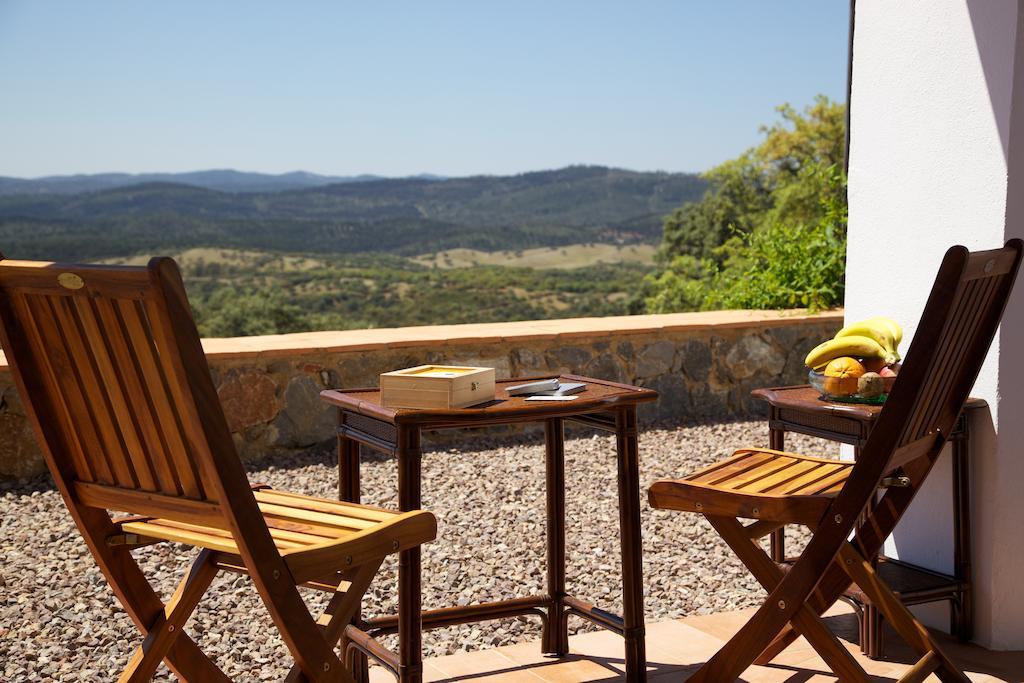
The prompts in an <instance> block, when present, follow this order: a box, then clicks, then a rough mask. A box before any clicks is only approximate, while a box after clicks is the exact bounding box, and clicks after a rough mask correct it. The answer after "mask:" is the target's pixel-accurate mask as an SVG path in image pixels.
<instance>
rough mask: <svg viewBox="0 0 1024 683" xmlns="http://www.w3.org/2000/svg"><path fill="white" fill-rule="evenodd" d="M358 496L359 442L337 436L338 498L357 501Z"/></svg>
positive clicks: (351, 501)
mask: <svg viewBox="0 0 1024 683" xmlns="http://www.w3.org/2000/svg"><path fill="white" fill-rule="evenodd" d="M359 496H360V486H359V442H358V441H353V440H352V439H349V438H347V437H344V436H339V437H338V500H343V501H345V502H348V503H358V502H359Z"/></svg>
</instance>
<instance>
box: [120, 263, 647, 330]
mask: <svg viewBox="0 0 1024 683" xmlns="http://www.w3.org/2000/svg"><path fill="white" fill-rule="evenodd" d="M535 251H537V252H541V251H545V250H535ZM559 251H560V250H556V251H555V252H553V253H554V254H555V255H558V256H559V257H560V258H561V259H562V263H563V265H565V264H568V267H564V268H556V267H547V268H545V267H543V265H544V264H545V263H546V261H545V260H544V259H543V258H541V256H542V255H540V254H535V255H528V254H527V253H525V252H524V253H523V255H522V257H520V258H509V257H507V256H503V257H498V256H497V255H494V254H490V255H488V256H489V258H487V259H483V260H485V261H488V262H489V263H502V264H503V265H490V264H480V263H479V261H478V262H477V265H469V264H467V265H463V266H461V267H433V266H427V265H424V264H423V263H419V262H417V261H414V260H411V259H408V258H404V257H401V256H396V255H390V254H383V253H377V254H374V253H363V254H349V255H345V256H338V255H333V256H314V255H307V254H281V253H277V252H266V251H257V250H252V249H226V248H209V247H203V248H191V249H183V250H181V251H178V252H171V253H168V254H166V255H168V256H171V257H173V258H174V259H175V260H176V261H177V262H178V264H179V266H180V267H181V271H182V275H183V277H184V279H185V286H186V288H187V289H188V292H189V298H190V300H191V302H192V306H193V309H194V311H195V316H196V321H197V323H198V324H199V328H200V332H201V333H202V334H203V335H204V336H210V337H234V336H246V335H253V334H277V333H286V332H299V331H305V330H338V329H357V328H369V327H401V326H405V325H430V324H441V323H453V324H454V323H468V322H501V321H505V320H532V319H545V318H565V317H579V316H601V315H622V314H625V313H628V312H631V311H634V309H635V306H636V302H637V291H638V286H639V283H640V282H641V281H642V279H643V277H644V275H645V274H646V273H648V272H650V266H648V265H645V264H642V263H637V262H631V261H630V259H639V258H641V256H643V255H644V254H645V252H646V253H647V254H649V253H650V249H649V248H648V249H646V250H641V249H637V250H636V251H632V250H630V248H628V247H627V248H625V249H617V248H615V247H609V248H607V249H605V250H602V251H601V253H602V254H604V258H606V259H610V258H614V257H621V262H619V263H594V264H592V265H586V264H584V263H581V262H580V260H582V259H583V258H584V255H586V254H591V253H596V252H595V250H594V248H593V247H592V246H587V245H571V246H569V247H567V248H566V254H567V255H568V258H567V256H566V255H561V254H559ZM484 253H486V252H484ZM529 258H533V259H535V260H534V262H535V263H538V264H540V265H541V267H537V268H533V267H522V265H521V264H523V263H527V262H529V261H528V260H527V259H529ZM573 259H575V260H573ZM148 260H149V256H148V255H142V256H133V257H119V258H112V259H106V260H105V261H106V262H108V263H120V264H134V265H142V264H145V263H146V262H147V261H148Z"/></svg>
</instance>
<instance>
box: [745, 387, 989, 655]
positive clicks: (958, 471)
mask: <svg viewBox="0 0 1024 683" xmlns="http://www.w3.org/2000/svg"><path fill="white" fill-rule="evenodd" d="M752 395H753V396H754V398H758V399H761V400H763V401H766V402H767V403H768V406H769V416H768V430H769V432H768V439H769V448H773V449H775V450H780V451H781V450H785V433H786V432H797V433H800V434H809V435H811V436H817V437H820V438H823V439H828V440H830V441H838V442H839V443H846V444H851V445H852V446H853V447H854V455H855V457H856V455H859V452H860V449H861V448H862V447H863V446H864V444H865V443H867V439H868V435H869V434H870V433H871V429H872V427H874V424H875V419H876V418H877V417H878V414H879V413H880V412H881V410H882V406H874V405H861V404H854V403H837V402H834V401H825V400H822V398H821V396H820V394H819V393H818V392H817V391H816V390H815V389H814V388H813V387H811V386H809V385H801V386H793V387H776V388H771V389H755V390H754V391H753V392H752ZM987 405H988V404H987V403H986V402H985V401H983V400H982V399H979V398H970V399H968V400H967V403H966V404H965V405H964V411H963V412H962V413H961V414H960V418H959V419H958V420H957V423H956V427H955V428H954V430H953V432H952V434H950V436H949V441H950V443H951V445H952V449H953V453H952V454H953V574H952V575H947V574H942V573H939V572H933V571H930V570H927V569H924V568H922V567H917V566H915V565H912V564H909V563H907V562H901V561H899V560H894V559H890V558H886V557H881V558H879V565H878V572H879V574H880V575H881V576H882V578H884V579H885V581H886V582H887V583H888V584H889V585H890V586H892V588H893V590H894V591H895V592H896V593H897V594H899V596H900V598H901V599H902V600H903V602H904V603H905V604H908V605H917V604H923V603H926V602H937V601H949V603H950V613H951V616H950V629H951V631H952V632H953V633H954V634H955V635H956V636H957V637H958V638H960V639H961V640H970V638H971V632H972V630H973V607H972V604H971V524H970V508H971V503H970V493H969V487H968V484H969V467H968V466H969V458H968V455H969V448H970V446H969V444H970V434H969V419H968V415H967V413H968V412H969V411H972V410H978V409H981V408H985V407H986V406H987ZM771 543H772V550H771V553H772V558H773V559H774V560H775V561H776V562H785V561H786V553H785V539H784V531H783V530H780V531H777V532H775V533H774V534H772V538H771ZM845 597H846V599H847V601H849V602H850V603H852V604H853V606H854V607H855V608H856V610H857V618H858V621H859V624H860V648H861V651H863V652H864V654H866V655H867V656H868V657H871V658H873V659H877V658H879V657H881V656H882V646H883V642H882V615H881V612H880V611H879V610H878V608H877V607H875V606H874V605H873V604H871V601H870V600H868V598H867V596H865V595H864V594H863V593H862V592H861V591H860V589H859V588H858V587H857V586H853V587H852V588H851V589H850V590H849V591H847V593H846V596H845Z"/></svg>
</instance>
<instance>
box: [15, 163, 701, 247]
mask: <svg viewBox="0 0 1024 683" xmlns="http://www.w3.org/2000/svg"><path fill="white" fill-rule="evenodd" d="M213 173H221V172H213ZM231 173H235V172H231ZM190 175H191V176H193V179H194V177H195V176H201V175H202V174H201V173H199V174H190ZM243 175H245V174H243ZM321 177H322V176H321ZM26 182H34V181H26ZM240 182H241V181H240ZM704 189H705V182H704V181H703V180H702V179H701V178H700V177H699V176H697V175H693V174H682V173H641V172H634V171H627V170H622V169H612V168H606V167H602V166H571V167H568V168H563V169H558V170H553V171H539V172H533V173H523V174H519V175H513V176H472V177H465V178H448V179H443V178H442V179H438V178H436V177H417V178H403V179H372V178H371V179H366V178H363V179H362V180H361V181H359V182H355V181H353V180H352V179H349V180H348V181H347V182H335V183H332V184H327V185H323V186H317V187H300V188H292V189H279V190H276V191H247V192H241V191H224V190H223V189H216V188H211V187H199V186H197V185H194V184H185V183H182V182H153V181H147V182H143V183H139V184H130V185H125V186H121V187H114V188H110V189H103V190H98V191H80V192H74V193H71V192H62V193H58V192H55V191H51V192H38V191H36V192H31V191H24V192H21V193H17V194H13V193H9V194H7V195H6V196H0V250H3V252H4V253H5V254H7V255H8V256H11V257H22V258H55V259H96V258H109V257H115V256H125V255H131V254H137V253H156V252H160V251H171V250H175V251H177V250H181V249H183V248H188V247H200V246H212V247H231V248H244V249H260V250H271V251H284V252H305V253H309V252H319V253H352V252H391V253H396V254H403V255H415V254H424V253H432V252H437V251H442V250H446V249H455V248H465V249H478V250H483V251H497V250H502V249H508V250H518V249H528V248H537V247H549V246H560V245H565V244H575V243H586V242H603V243H638V242H646V243H654V242H657V241H658V240H659V239H660V237H661V223H662V217H663V216H664V215H665V214H667V213H669V212H670V211H671V210H672V209H674V208H675V207H677V206H679V205H680V204H683V203H684V202H687V201H691V200H694V199H697V198H699V197H700V196H701V195H702V194H703V192H704ZM0 194H2V193H0Z"/></svg>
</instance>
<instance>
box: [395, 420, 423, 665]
mask: <svg viewBox="0 0 1024 683" xmlns="http://www.w3.org/2000/svg"><path fill="white" fill-rule="evenodd" d="M397 450H398V507H399V509H401V510H402V511H403V512H407V511H409V510H418V509H420V507H421V497H422V494H421V480H420V474H421V469H420V467H421V463H420V459H421V456H422V450H421V448H420V430H419V427H402V428H399V432H398V449H397ZM421 603H422V586H421V584H420V548H419V546H417V547H415V548H412V549H410V550H403V551H402V552H401V553H399V555H398V661H399V665H398V673H399V683H422V681H423V617H422V604H421Z"/></svg>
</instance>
